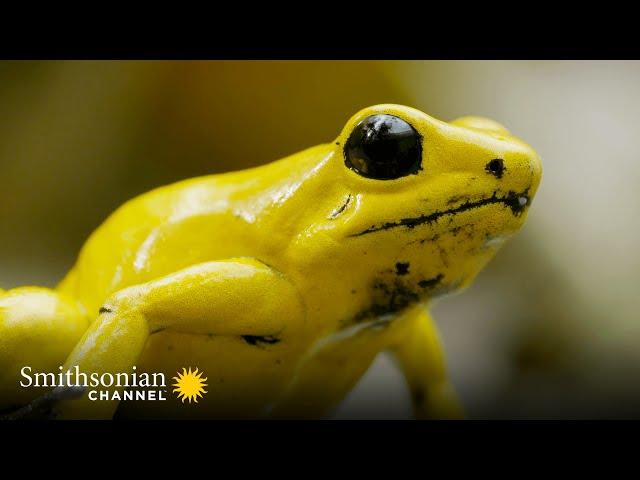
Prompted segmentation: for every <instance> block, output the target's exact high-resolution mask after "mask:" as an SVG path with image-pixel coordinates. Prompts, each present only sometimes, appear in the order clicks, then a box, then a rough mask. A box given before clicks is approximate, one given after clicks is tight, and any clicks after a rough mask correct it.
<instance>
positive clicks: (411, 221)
mask: <svg viewBox="0 0 640 480" xmlns="http://www.w3.org/2000/svg"><path fill="white" fill-rule="evenodd" d="M500 203H501V204H503V205H505V206H507V207H509V208H510V209H511V212H512V213H513V215H514V216H516V217H517V216H519V215H520V214H521V213H522V212H523V211H524V209H525V208H526V206H527V205H528V204H529V197H528V190H526V191H525V192H523V193H515V192H513V191H510V192H509V193H508V194H507V195H505V196H504V197H498V192H493V195H491V196H490V197H488V198H484V199H482V200H478V201H476V202H471V201H467V202H465V203H463V204H462V205H460V206H458V207H456V208H452V209H450V210H444V211H441V212H440V211H435V212H433V213H430V214H427V215H420V216H418V217H408V218H402V219H400V220H397V221H395V222H385V223H383V224H381V225H372V226H371V227H369V228H367V229H366V230H363V231H362V232H359V233H354V234H352V235H350V236H351V237H359V236H361V235H366V234H368V233H374V232H379V231H381V230H389V229H392V228H398V227H406V228H409V229H411V228H414V227H417V226H418V225H422V224H425V223H427V224H431V223H433V222H435V221H437V220H438V219H440V218H441V217H444V216H448V215H451V216H453V215H457V214H459V213H463V212H466V211H469V210H472V209H474V208H480V207H484V206H486V205H494V204H500ZM451 220H452V219H450V221H451Z"/></svg>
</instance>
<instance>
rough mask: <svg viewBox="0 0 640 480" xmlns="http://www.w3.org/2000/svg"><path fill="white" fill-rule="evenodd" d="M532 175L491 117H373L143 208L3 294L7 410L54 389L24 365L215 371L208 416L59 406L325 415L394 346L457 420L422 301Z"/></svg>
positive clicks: (0, 353) (152, 405)
mask: <svg viewBox="0 0 640 480" xmlns="http://www.w3.org/2000/svg"><path fill="white" fill-rule="evenodd" d="M540 177H541V165H540V160H539V157H538V155H537V154H536V152H535V151H534V150H533V149H532V148H531V147H529V146H528V145H526V144H525V143H523V142H522V141H520V140H519V139H517V138H515V137H513V136H512V135H511V134H510V133H509V132H508V131H507V130H506V129H505V128H504V127H503V126H501V125H500V124H498V123H496V122H494V121H492V120H489V119H485V118H480V117H464V118H461V119H458V120H455V121H453V122H451V123H446V122H442V121H439V120H436V119H434V118H432V117H430V116H428V115H426V114H424V113H422V112H420V111H418V110H415V109H412V108H408V107H403V106H399V105H378V106H373V107H370V108H366V109H364V110H362V111H360V112H358V113H357V114H356V115H354V116H353V117H352V118H351V119H350V120H349V121H348V122H347V124H346V125H345V126H344V128H343V130H342V132H341V133H340V134H339V135H338V137H337V138H336V139H335V140H334V141H333V142H331V143H328V144H323V145H318V146H315V147H312V148H309V149H307V150H304V151H302V152H299V153H296V154H294V155H291V156H289V157H286V158H283V159H281V160H278V161H276V162H273V163H271V164H268V165H264V166H261V167H258V168H252V169H248V170H243V171H238V172H232V173H225V174H219V175H210V176H205V177H200V178H194V179H190V180H186V181H181V182H178V183H175V184H173V185H169V186H164V187H161V188H158V189H156V190H153V191H151V192H149V193H146V194H144V195H141V196H139V197H137V198H135V199H133V200H131V201H128V202H127V203H125V204H124V205H123V206H121V207H120V208H119V209H117V210H116V211H115V213H113V214H112V215H111V216H110V217H109V218H108V219H107V220H106V221H105V222H104V223H103V224H102V225H101V226H100V227H99V228H98V229H97V230H96V231H95V232H94V233H93V234H92V235H91V236H90V237H89V239H88V240H87V242H86V243H85V245H84V246H83V248H82V250H81V252H80V254H79V257H78V259H77V262H76V263H75V265H74V266H73V268H72V269H71V270H70V271H69V272H68V274H67V275H66V276H65V278H64V279H63V280H62V282H61V283H60V284H59V285H58V286H57V287H56V288H55V289H46V288H39V287H23V288H15V289H12V290H8V291H0V410H3V411H5V412H7V411H11V410H12V409H16V408H17V409H20V408H21V407H22V410H21V411H25V409H26V410H27V411H30V412H34V411H36V410H37V405H38V403H37V402H38V399H39V398H41V397H42V395H43V391H42V390H41V389H40V390H38V389H34V388H23V387H21V386H20V382H21V380H24V379H23V376H24V375H21V371H22V370H21V369H22V368H23V367H24V366H25V365H29V366H30V368H31V369H33V370H32V371H40V372H54V373H58V372H62V371H65V372H66V371H68V370H71V369H74V370H75V371H78V370H81V371H82V372H87V373H97V374H101V375H102V374H105V373H111V374H113V375H115V374H117V373H119V372H125V373H126V372H132V371H133V370H132V369H134V370H136V371H137V372H162V373H163V374H164V375H165V376H166V378H167V379H172V378H176V377H175V376H176V373H177V372H184V370H183V368H190V367H193V368H194V369H195V368H198V369H199V371H200V372H201V373H204V377H202V378H203V379H204V378H206V388H205V389H203V390H204V391H205V392H206V393H204V394H201V395H198V397H197V398H196V399H197V400H198V402H197V403H195V402H193V403H191V404H189V402H187V404H185V403H183V402H180V401H179V400H178V399H177V398H175V396H172V394H171V386H168V387H167V390H168V391H169V398H167V399H166V400H165V401H148V402H145V401H126V402H125V401H123V400H121V397H120V396H119V395H115V396H113V397H109V398H110V399H109V400H95V397H94V399H93V400H92V399H90V398H89V395H88V392H87V390H86V389H82V388H81V389H80V390H77V389H76V390H74V392H75V393H74V394H73V395H64V388H63V389H62V390H60V387H59V386H58V388H57V389H56V391H57V392H58V393H60V394H59V395H57V396H56V397H55V398H54V401H52V402H49V406H48V407H47V408H48V411H49V414H50V415H51V416H53V417H55V418H91V419H93V418H113V417H114V415H115V416H117V417H118V418H149V417H153V418H182V417H188V418H265V417H270V418H274V417H275V418H318V417H323V416H326V415H328V414H329V413H331V411H332V409H334V408H335V407H336V406H337V405H339V404H340V402H341V400H342V399H344V398H345V396H346V395H347V394H348V393H349V391H350V390H351V389H352V388H353V387H354V385H355V384H356V383H357V382H358V380H359V379H360V378H361V377H362V376H363V374H364V373H365V372H366V371H367V369H368V368H369V366H370V365H371V363H372V361H373V360H374V358H375V357H376V355H377V354H378V353H380V352H383V351H386V352H390V353H391V354H392V355H393V356H395V358H396V359H397V363H398V365H399V367H400V369H401V371H402V372H403V374H404V376H405V378H406V381H407V384H408V386H409V390H410V392H411V397H412V399H413V407H414V411H415V415H416V417H418V418H456V417H459V416H460V415H461V409H460V406H459V404H458V401H457V400H456V395H455V393H454V390H453V389H452V386H451V383H450V381H449V380H448V377H447V373H446V367H445V362H444V356H443V351H442V346H441V343H440V340H439V338H438V333H437V331H436V328H435V326H434V323H433V321H432V319H431V318H430V316H429V313H428V306H429V302H430V300H431V299H432V298H434V297H436V296H438V295H442V294H444V293H448V292H452V291H455V290H458V289H461V288H463V287H465V286H467V285H468V284H469V283H470V282H471V281H472V279H473V278H474V277H475V276H476V274H477V273H478V272H479V271H480V269H482V267H483V266H484V265H485V264H486V263H487V261H488V260H489V259H490V258H491V257H492V256H493V255H494V254H495V253H496V251H497V249H498V248H499V247H500V246H501V245H502V244H503V242H504V241H505V240H506V239H508V238H509V237H510V236H512V235H513V234H514V233H516V232H517V231H518V229H519V228H520V227H521V226H522V224H523V222H524V221H525V217H526V214H527V211H528V208H529V205H530V203H531V200H532V198H533V196H534V194H535V192H536V189H537V187H538V184H539V182H540ZM168 381H169V382H172V381H173V380H168ZM69 388H70V387H69ZM122 389H123V388H122V387H120V388H118V387H115V386H114V387H111V390H112V391H116V392H117V391H118V390H122ZM61 392H62V393H61ZM67 393H68V392H67ZM201 393H202V392H201ZM49 398H52V397H51V396H50V397H49ZM119 399H120V401H119ZM30 402H31V404H30ZM41 403H42V402H41ZM25 405H26V407H25ZM34 405H36V407H34Z"/></svg>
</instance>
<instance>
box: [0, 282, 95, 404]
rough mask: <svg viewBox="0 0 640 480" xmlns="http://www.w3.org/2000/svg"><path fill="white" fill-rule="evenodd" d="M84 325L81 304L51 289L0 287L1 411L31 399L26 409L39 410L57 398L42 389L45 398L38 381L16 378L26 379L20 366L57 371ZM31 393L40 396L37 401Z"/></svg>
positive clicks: (84, 318) (33, 369) (85, 327)
mask: <svg viewBox="0 0 640 480" xmlns="http://www.w3.org/2000/svg"><path fill="white" fill-rule="evenodd" d="M88 325H89V321H88V318H87V316H86V315H85V313H84V310H83V308H82V307H81V306H80V305H78V304H77V302H75V301H74V300H73V299H71V298H69V297H67V296H65V295H62V294H59V293H58V292H56V291H54V290H50V289H47V288H39V287H22V288H15V289H13V290H8V291H0V411H2V412H12V413H9V416H11V415H12V414H13V413H17V410H16V409H20V407H24V408H27V407H29V406H30V405H31V404H30V402H32V401H34V402H35V405H31V410H30V412H31V413H35V412H36V411H37V412H40V411H42V409H43V406H45V405H48V404H49V403H50V402H51V400H52V399H54V398H57V397H56V396H55V395H54V396H53V397H51V396H48V397H47V395H45V397H47V400H46V401H45V400H43V398H44V397H42V394H43V388H42V387H36V386H33V385H27V386H24V385H25V383H23V384H21V383H20V382H21V381H22V382H26V383H28V382H27V381H26V378H25V376H24V375H23V372H25V369H27V370H26V372H27V373H28V372H43V373H47V372H51V373H58V372H59V367H60V366H61V365H62V364H63V363H64V360H65V359H66V358H67V356H68V355H69V352H70V351H71V350H72V349H73V347H74V345H75V344H76V343H77V342H78V340H80V337H81V336H82V334H83V333H84V332H85V330H86V329H87V327H88ZM29 369H30V370H29ZM51 394H53V392H51ZM59 394H60V392H57V393H56V395H59ZM36 397H41V400H40V401H39V402H36V401H35V399H36ZM25 405H26V407H25ZM26 413H29V412H27V411H26V410H25V411H23V412H22V415H24V414H26Z"/></svg>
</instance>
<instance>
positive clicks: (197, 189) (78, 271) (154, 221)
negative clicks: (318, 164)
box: [59, 145, 326, 312]
mask: <svg viewBox="0 0 640 480" xmlns="http://www.w3.org/2000/svg"><path fill="white" fill-rule="evenodd" d="M323 147H324V146H322V145H320V146H317V147H313V148H312V149H309V150H305V151H303V152H300V153H298V154H295V155H292V156H290V157H287V158H284V159H282V160H279V161H277V162H273V163H271V164H268V165H264V166H261V167H257V168H253V169H249V170H243V171H238V172H231V173H225V174H219V175H210V176H205V177H198V178H193V179H189V180H184V181H181V182H177V183H175V184H172V185H168V186H164V187H160V188H157V189H155V190H152V191H150V192H148V193H145V194H143V195H141V196H139V197H136V198H134V199H132V200H130V201H128V202H126V203H125V204H124V205H122V206H121V207H120V208H118V209H117V210H116V211H115V212H114V213H113V214H112V215H111V216H110V217H109V218H108V219H107V220H106V221H105V222H104V223H103V224H102V225H101V226H100V227H98V228H97V229H96V230H95V231H94V232H93V234H92V235H91V236H90V237H89V239H88V240H87V242H86V243H85V245H84V246H83V248H82V250H81V252H80V255H79V257H78V261H77V262H76V265H75V266H74V268H73V270H72V271H71V272H70V273H69V274H68V275H67V277H66V278H65V279H64V280H63V282H62V283H61V284H60V286H59V289H61V290H62V291H65V292H67V293H70V294H73V295H74V296H75V298H78V299H79V300H80V301H81V302H82V303H83V304H84V305H85V307H86V308H87V309H88V310H89V312H92V311H94V310H97V309H98V308H99V307H100V306H101V305H102V303H103V302H104V300H105V299H106V297H107V296H108V295H110V294H112V293H113V292H115V291H118V290H120V289H122V288H126V287H128V286H131V285H135V284H139V283H143V282H146V281H149V280H152V279H154V278H159V277H161V276H163V275H167V274H170V273H172V272H175V271H177V270H180V269H182V268H186V267H188V266H190V265H194V264H197V263H201V262H206V261H213V260H219V259H225V258H231V257H239V256H258V255H259V254H260V253H261V251H265V250H270V249H272V248H273V246H272V244H273V241H274V239H272V238H268V237H270V236H266V237H265V236H263V235H261V229H260V228H257V223H259V217H260V216H261V215H262V214H263V212H264V211H266V210H268V209H269V207H270V205H272V204H273V203H274V201H277V199H276V198H274V192H278V191H282V190H283V186H286V185H287V184H292V183H295V182H296V181H298V180H297V179H299V177H300V175H302V173H303V172H304V171H305V169H306V168H307V167H308V166H309V162H308V161H309V160H310V161H311V162H313V161H316V160H317V159H318V158H321V157H322V156H323V155H325V154H326V148H323ZM305 160H308V161H305Z"/></svg>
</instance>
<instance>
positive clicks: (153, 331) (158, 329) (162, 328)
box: [151, 327, 167, 335]
mask: <svg viewBox="0 0 640 480" xmlns="http://www.w3.org/2000/svg"><path fill="white" fill-rule="evenodd" d="M166 329H167V327H158V328H156V329H155V330H151V335H153V334H154V333H159V332H162V331H163V330H166Z"/></svg>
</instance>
